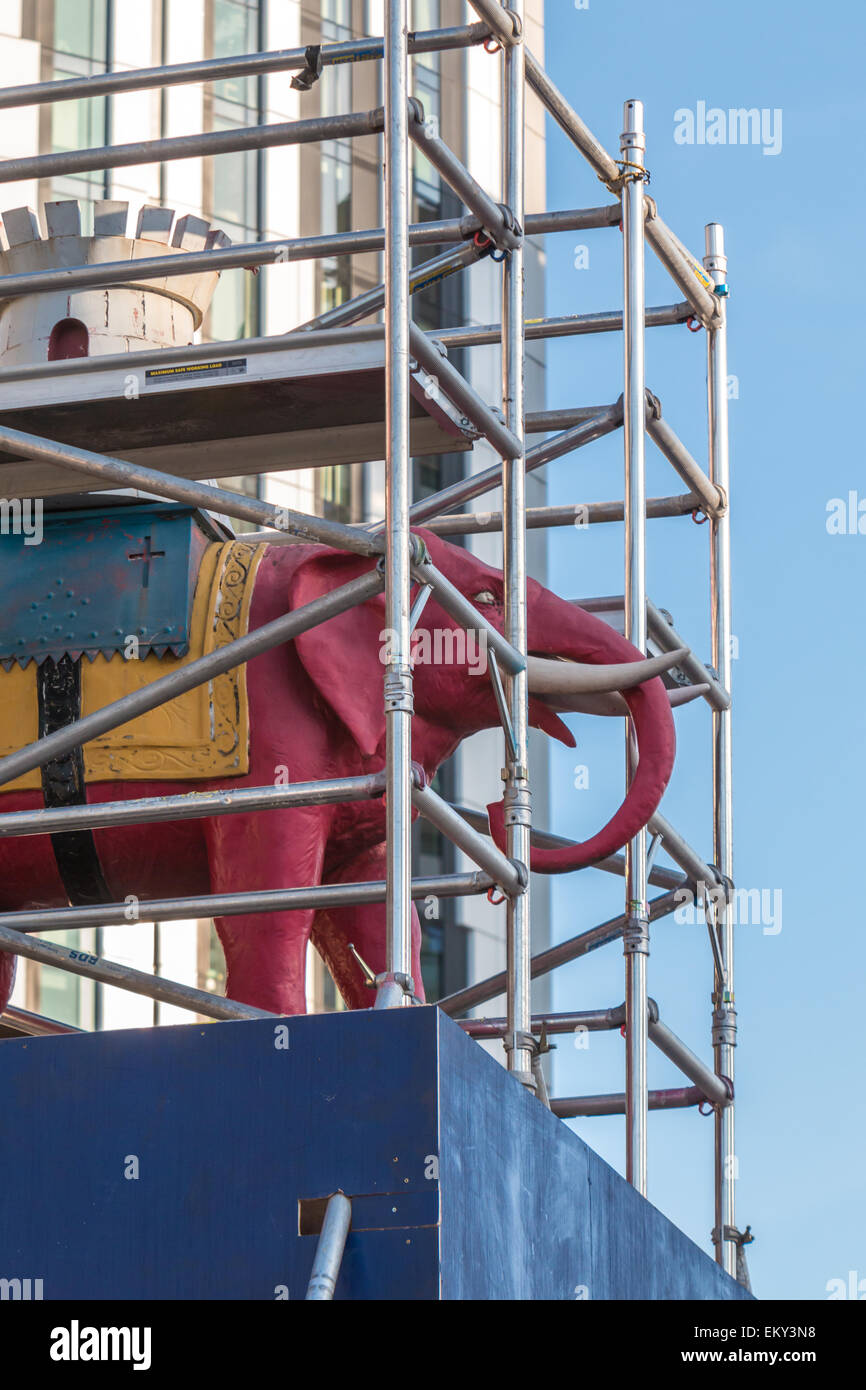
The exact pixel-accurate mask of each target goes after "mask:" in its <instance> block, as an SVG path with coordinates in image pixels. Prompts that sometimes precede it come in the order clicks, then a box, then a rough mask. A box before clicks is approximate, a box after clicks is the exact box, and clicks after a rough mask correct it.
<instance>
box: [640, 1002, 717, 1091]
mask: <svg viewBox="0 0 866 1390" xmlns="http://www.w3.org/2000/svg"><path fill="white" fill-rule="evenodd" d="M656 1012H657V1011H656ZM649 1036H650V1041H651V1042H653V1043H655V1045H656V1047H657V1048H658V1050H659V1052H662V1053H664V1055H665V1057H667V1058H668V1059H669V1061H671V1062H673V1063H674V1065H675V1066H677V1067H679V1069H680V1071H681V1072H682V1073H683V1075H684V1076H687V1077H688V1079H689V1081H691V1082H692V1084H693V1085H695V1086H697V1087H698V1088H699V1089H700V1090H701V1091H702V1092H703V1094H704V1096H706V1098H707V1100H708V1101H709V1102H710V1104H711V1105H717V1106H727V1105H730V1103H731V1100H732V1096H731V1088H730V1086H728V1085H727V1083H726V1082H724V1081H723V1080H722V1079H721V1077H719V1076H717V1075H716V1073H715V1072H713V1071H711V1070H710V1068H709V1067H705V1066H704V1064H703V1062H702V1061H701V1059H700V1057H696V1056H695V1054H694V1052H692V1050H691V1048H689V1047H686V1045H685V1043H684V1042H683V1041H682V1040H681V1039H680V1038H678V1037H677V1035H676V1033H672V1032H671V1030H670V1028H668V1027H667V1025H666V1024H664V1023H662V1021H661V1019H659V1018H653V1017H652V1012H651V1014H650V1019H649Z"/></svg>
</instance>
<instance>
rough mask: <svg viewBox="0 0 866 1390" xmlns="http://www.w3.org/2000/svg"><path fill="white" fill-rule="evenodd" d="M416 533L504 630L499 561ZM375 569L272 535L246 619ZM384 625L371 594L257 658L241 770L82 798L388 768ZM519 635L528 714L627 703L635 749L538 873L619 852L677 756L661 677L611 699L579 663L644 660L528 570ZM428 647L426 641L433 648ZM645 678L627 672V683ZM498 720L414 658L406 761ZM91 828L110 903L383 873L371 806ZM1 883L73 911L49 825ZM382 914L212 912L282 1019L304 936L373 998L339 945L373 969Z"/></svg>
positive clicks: (4, 857)
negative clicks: (571, 839)
mask: <svg viewBox="0 0 866 1390" xmlns="http://www.w3.org/2000/svg"><path fill="white" fill-rule="evenodd" d="M419 534H420V535H422V536H423V538H424V540H425V541H426V544H427V546H428V548H429V551H430V554H431V557H432V560H433V563H434V564H435V565H436V566H437V568H438V569H439V570H441V571H442V572H443V573H444V574H445V575H446V576H447V577H448V578H449V579H450V581H451V582H452V584H454V585H455V586H456V587H457V588H458V589H459V590H460V591H461V593H462V594H463V595H465V597H466V598H467V599H469V600H470V601H471V602H472V603H473V604H475V605H476V606H477V607H478V608H479V610H480V611H481V612H482V613H483V614H484V616H485V617H486V618H487V619H488V620H489V621H490V622H491V623H492V624H493V626H494V627H496V628H497V629H498V630H499V631H502V627H503V580H502V575H501V573H500V572H499V571H498V570H494V569H491V568H490V567H489V566H487V565H485V564H482V562H481V561H480V560H478V559H476V558H475V557H473V556H472V555H470V554H469V553H468V552H467V551H466V550H463V549H460V548H459V547H457V546H454V545H451V544H449V543H447V542H445V541H443V540H441V539H439V538H437V537H436V536H435V535H432V534H430V533H428V532H425V531H421V532H419ZM370 568H371V562H370V561H369V560H366V559H363V558H359V557H358V556H355V555H350V554H346V553H340V552H336V551H333V550H329V549H327V548H324V547H321V546H307V545H288V546H286V545H273V546H269V547H268V548H267V551H266V554H265V556H264V558H263V559H262V561H261V564H260V566H259V568H258V571H257V574H256V578H255V589H254V593H253V599H252V606H251V610H250V620H249V625H250V630H253V629H255V628H258V627H260V626H262V625H263V624H265V623H268V622H270V621H272V620H273V619H275V618H277V617H279V616H281V615H282V614H284V613H286V612H287V611H289V610H292V609H296V608H299V607H301V606H302V605H304V604H307V603H310V602H311V601H312V600H314V599H317V598H319V597H321V596H322V595H324V594H326V593H327V592H328V591H330V590H332V589H335V588H337V587H338V586H340V585H343V584H346V583H347V582H349V581H350V580H352V579H354V578H356V577H357V576H359V575H362V574H364V573H365V572H368V571H369V570H370ZM420 627H421V633H422V640H423V633H424V632H429V633H430V634H431V637H432V635H433V634H435V633H437V632H439V633H441V632H444V631H445V630H450V629H454V628H455V627H456V624H455V622H454V620H453V619H452V618H451V617H449V615H448V614H447V613H446V612H445V611H444V609H443V608H441V607H440V606H439V604H438V603H437V602H436V599H435V595H434V596H432V597H431V599H430V601H429V602H428V604H427V606H426V608H425V609H424V612H423V616H422V618H421V624H420ZM384 628H385V608H384V598H383V597H381V596H380V597H378V598H376V599H372V600H370V601H369V602H367V603H365V604H363V605H362V606H360V607H358V608H355V609H353V610H351V611H350V612H347V613H345V614H343V615H342V616H341V617H337V618H333V619H331V620H330V621H328V622H327V623H325V624H323V625H321V626H319V627H317V628H314V629H312V630H311V631H309V632H306V633H305V634H303V635H302V636H300V637H298V638H297V639H296V640H295V641H294V642H290V643H288V644H286V645H284V646H281V647H277V648H274V649H272V650H270V651H268V652H266V653H265V654H264V655H261V656H257V657H256V658H254V659H253V660H252V661H251V662H250V664H249V666H248V670H247V688H248V698H249V719H250V764H249V772H248V774H246V775H244V776H243V777H233V778H228V779H226V780H225V781H223V782H218V781H195V782H193V781H190V782H188V783H183V782H180V783H179V782H176V781H175V782H167V781H162V782H141V781H135V782H113V783H109V782H94V783H90V784H89V785H88V786H87V799H88V801H89V802H91V803H98V802H106V801H114V800H128V799H132V798H137V797H143V796H152V797H157V796H165V795H172V794H177V793H179V792H196V791H204V790H213V789H216V788H219V787H220V786H222V787H229V788H231V789H234V788H237V787H243V786H250V787H255V786H265V785H272V784H273V783H274V781H275V778H276V774H277V769H280V768H287V769H288V776H289V779H290V780H291V781H292V782H301V781H308V780H316V779H323V778H335V777H350V776H361V775H364V774H368V773H371V772H377V771H379V770H381V769H382V768H383V767H384V764H385V716H384V707H383V677H384V666H383V661H382V648H383V641H382V634H383V629H384ZM528 633H529V651H530V652H531V653H532V659H531V661H530V672H529V680H530V691H531V702H530V719H531V723H532V725H533V726H534V727H535V728H537V729H542V730H544V731H545V732H546V733H548V734H549V735H551V736H552V737H553V738H556V739H559V740H560V741H561V742H562V743H565V744H566V745H568V746H573V744H574V740H573V738H572V735H571V734H570V732H569V730H568V729H567V727H566V726H565V724H564V723H563V722H562V720H561V719H560V718H559V715H558V713H557V711H560V712H562V711H566V710H572V711H589V712H594V711H597V712H599V713H624V712H625V709H626V706H627V708H628V711H629V712H630V714H631V718H632V721H633V727H634V731H635V735H636V738H637V743H638V748H639V765H638V769H637V772H636V774H635V777H634V779H633V782H632V785H631V788H630V790H629V792H628V794H627V796H626V799H625V801H624V802H623V804H622V806H621V807H620V808H619V810H618V811H617V812H616V813H615V814H614V816H613V817H612V819H611V820H610V822H609V823H608V824H607V825H606V826H605V827H604V828H603V829H602V830H600V831H599V832H598V833H597V834H596V835H594V836H593V837H592V838H591V839H589V840H587V841H585V842H584V843H582V844H578V845H575V846H574V847H569V848H561V849H556V850H546V851H545V850H535V851H534V852H533V858H532V866H531V867H532V869H533V870H535V871H539V872H542V873H567V872H570V871H571V870H574V869H580V868H583V867H584V866H586V865H589V864H592V863H594V862H595V861H597V860H599V859H601V858H603V857H605V856H606V855H609V854H611V853H613V852H615V851H616V850H618V849H620V848H621V847H622V846H623V845H624V844H626V843H627V842H628V841H629V840H630V839H631V838H632V837H633V836H634V835H635V834H636V833H637V832H638V830H639V829H640V828H641V827H642V826H644V825H646V823H647V821H648V820H649V818H650V816H651V815H652V814H653V812H654V811H655V809H656V807H657V806H658V804H659V801H660V799H661V797H662V794H663V792H664V790H665V787H666V785H667V782H668V779H669V777H670V774H671V770H672V767H673V760H674V748H675V738H674V727H673V719H672V715H671V709H670V702H669V699H668V696H667V692H666V690H665V688H664V686H663V684H662V681H661V680H660V679H658V678H657V677H653V678H652V679H648V680H646V679H645V680H643V683H641V684H631V688H628V689H625V690H623V693H622V695H621V696H620V695H617V694H608V693H605V691H615V690H616V689H618V688H619V687H620V683H619V682H617V681H616V680H615V679H614V680H611V679H609V673H608V676H607V677H605V676H604V675H603V674H602V673H596V672H593V671H590V670H589V669H588V668H590V667H597V666H599V665H606V666H607V665H611V664H615V665H621V664H623V663H633V662H637V661H643V660H644V656H643V654H642V653H640V652H638V651H636V650H635V649H634V648H633V647H632V646H631V645H630V644H629V643H628V642H627V641H625V639H624V638H623V637H621V636H620V635H619V634H618V633H617V632H615V631H614V630H613V629H612V628H611V627H610V626H608V625H607V624H606V623H604V622H602V621H600V620H599V619H598V618H596V617H593V616H592V615H591V614H589V613H586V612H584V611H583V610H582V609H580V608H578V607H576V606H575V605H573V604H571V603H568V602H565V601H564V600H563V599H560V598H557V597H556V595H554V594H552V593H551V592H549V591H548V590H547V589H545V588H543V587H542V585H541V584H538V583H536V582H534V581H532V580H530V581H529V590H528ZM446 649H447V648H446ZM431 650H434V651H435V650H436V648H435V644H434V645H433V646H432V647H431ZM440 650H441V647H440ZM457 650H460V648H459V647H458V648H457ZM575 663H577V664H575ZM671 664H673V663H671ZM642 669H643V671H645V669H646V668H642ZM656 669H657V668H656ZM594 676H595V677H596V679H595V680H593V677H594ZM639 679H641V676H639V675H635V674H634V673H632V680H633V681H636V680H639ZM623 700H624V701H625V704H623V703H622V701H623ZM498 724H499V715H498V711H497V705H496V701H495V698H494V694H493V689H492V686H491V682H490V679H489V677H488V676H486V675H483V674H480V673H479V671H478V669H474V670H470V669H467V666H466V665H465V664H464V665H462V666H461V665H456V664H444V663H443V662H438V663H437V662H436V661H435V660H433V661H430V662H427V661H420V662H419V663H418V664H417V665H416V667H415V719H414V724H413V746H412V756H413V760H414V761H415V762H416V763H417V764H420V765H421V766H422V767H423V769H424V771H425V772H426V775H427V778H428V780H432V778H433V776H434V774H435V773H436V770H437V768H439V767H440V765H441V764H442V763H443V762H445V760H446V759H447V758H449V757H450V756H451V755H452V754H453V753H454V751H455V749H456V748H457V747H458V745H459V743H460V742H461V740H462V739H464V738H467V737H468V736H469V735H471V734H474V733H476V732H478V731H479V730H481V729H489V728H493V727H496V726H497V725H498ZM41 805H42V797H41V793H40V792H38V791H26V792H21V791H19V792H5V793H3V792H0V811H14V810H33V809H37V808H38V807H40V806H41ZM491 822H492V829H493V833H494V836H495V837H496V838H497V840H498V842H499V843H500V845H501V844H502V818H501V815H497V814H496V812H495V810H494V812H493V814H492V816H491ZM93 838H94V842H95V846H96V850H97V853H98V858H99V862H100V864H101V867H102V872H103V875H104V879H105V882H106V883H107V885H108V888H109V891H110V894H111V896H112V898H113V900H114V901H117V902H123V900H124V899H125V898H126V897H127V896H128V895H130V894H134V895H136V897H138V898H140V899H141V900H142V901H143V902H144V901H146V900H147V899H148V898H157V897H167V896H180V895H191V894H206V893H237V892H243V891H248V890H258V889H274V888H292V887H303V886H308V885H314V884H336V883H343V882H358V881H362V880H374V879H382V878H384V876H385V845H384V839H385V820H384V807H383V804H382V802H381V800H377V801H369V802H362V803H348V804H341V805H326V806H312V807H305V808H298V809H295V808H293V809H282V810H269V811H264V812H256V813H251V814H236V815H226V816H220V817H216V818H212V819H202V820H183V821H178V822H174V823H171V824H150V825H142V826H116V827H113V828H110V829H97V830H95V831H94V832H93ZM0 895H2V896H0V904H2V910H3V911H15V910H20V909H24V908H29V907H45V908H51V907H60V906H65V905H67V903H68V898H67V894H66V891H65V889H64V885H63V881H62V879H61V877H60V873H59V870H58V866H57V863H56V861H55V858H54V852H53V847H52V843H51V839H50V837H49V836H47V835H41V836H29V837H26V838H16V839H11V840H5V841H2V842H0ZM384 914H385V908H384V906H383V905H381V904H378V905H365V906H359V907H344V908H339V909H336V910H327V911H323V910H319V911H315V910H309V911H299V910H296V911H292V912H278V913H268V914H265V915H258V916H256V915H249V916H242V917H226V918H222V919H218V920H217V923H216V926H217V930H218V932H219V936H220V940H221V942H222V945H223V949H224V951H225V958H226V964H227V994H228V995H229V996H230V997H231V998H233V999H237V1000H241V1001H244V1002H246V1003H249V1004H253V1005H256V1006H258V1007H260V1008H263V1009H268V1010H271V1011H273V1012H274V1013H277V1014H300V1013H303V1012H304V1010H305V966H306V953H307V945H308V942H309V941H310V940H312V941H313V942H314V944H315V946H316V948H317V949H318V951H319V952H320V953H321V955H322V957H323V958H324V960H325V962H326V964H327V966H328V968H329V970H330V971H331V973H332V975H333V978H334V980H335V982H336V984H337V987H338V988H339V990H340V992H341V994H342V996H343V998H344V1000H345V1001H346V1004H347V1005H348V1006H349V1007H350V1008H353V1009H357V1008H366V1007H369V1006H370V1003H371V994H370V991H369V989H368V988H366V986H365V982H364V978H363V976H362V973H361V971H360V969H359V967H358V964H357V962H356V960H355V959H354V958H353V956H352V954H351V952H350V951H349V943H350V942H352V943H354V945H355V946H356V948H357V950H358V951H359V953H360V954H361V956H362V957H363V958H364V960H365V961H367V962H368V964H369V965H370V966H371V967H372V969H373V970H374V971H375V972H377V973H378V972H382V971H384V970H385V969H386V959H385V931H384ZM413 917H414V931H413V974H414V978H415V981H416V987H417V989H418V993H419V997H421V998H423V986H422V984H421V968H420V959H419V956H420V935H421V933H420V927H419V924H418V919H417V916H416V915H414V914H413ZM13 964H14V960H13V958H12V957H10V956H8V955H6V954H2V953H0V1007H5V1004H6V1002H7V1000H8V996H9V993H10V990H11V985H12V975H13V970H12V967H13Z"/></svg>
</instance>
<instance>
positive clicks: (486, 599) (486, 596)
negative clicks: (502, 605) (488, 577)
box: [472, 589, 496, 604]
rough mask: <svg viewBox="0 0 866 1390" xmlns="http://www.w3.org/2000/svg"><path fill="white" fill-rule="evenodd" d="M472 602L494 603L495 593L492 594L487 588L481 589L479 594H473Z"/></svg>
mask: <svg viewBox="0 0 866 1390" xmlns="http://www.w3.org/2000/svg"><path fill="white" fill-rule="evenodd" d="M472 602H473V603H487V604H490V603H495V602H496V595H495V594H492V593H491V592H490V590H489V589H482V591H481V593H480V594H476V595H475V597H474V598H473V600H472Z"/></svg>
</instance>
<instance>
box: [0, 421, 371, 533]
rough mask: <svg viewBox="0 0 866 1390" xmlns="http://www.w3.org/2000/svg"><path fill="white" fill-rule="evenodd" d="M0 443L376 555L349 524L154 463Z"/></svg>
mask: <svg viewBox="0 0 866 1390" xmlns="http://www.w3.org/2000/svg"><path fill="white" fill-rule="evenodd" d="M0 447H5V448H7V449H9V451H10V452H11V453H18V454H21V455H22V456H23V457H24V458H30V459H36V460H37V461H38V462H40V463H59V464H60V466H61V467H62V468H71V469H74V471H75V472H76V473H86V474H87V475H88V476H89V477H92V478H98V479H99V480H101V481H103V482H108V483H117V484H118V485H119V486H120V487H131V488H141V489H142V490H144V491H145V492H155V493H157V495H158V496H160V497H169V498H172V499H174V500H175V501H177V502H188V503H191V504H192V505H193V506H195V507H206V508H207V507H209V508H210V509H211V510H212V511H216V512H223V513H225V515H226V516H234V517H240V518H241V519H242V520H244V521H256V522H258V523H259V524H260V525H265V526H276V527H277V528H278V529H279V530H281V531H287V532H289V533H290V534H292V535H295V536H299V537H301V539H303V540H306V541H310V542H312V543H313V544H314V545H331V546H334V547H335V548H336V549H338V550H349V551H352V552H353V553H354V554H356V555H365V556H369V557H370V558H373V559H378V558H379V556H380V555H381V553H382V549H383V545H382V542H381V540H379V538H378V537H376V536H373V535H371V534H370V532H369V531H366V530H362V529H360V528H359V527H355V526H344V525H342V523H340V522H337V521H325V520H324V519H323V518H321V517H317V516H306V515H305V514H304V513H303V512H293V511H289V510H288V508H285V507H275V506H272V505H271V503H269V502H260V501H258V500H257V499H256V498H254V497H246V496H244V495H243V494H242V493H238V492H227V491H226V490H225V489H224V488H221V487H211V486H210V485H209V484H208V483H194V482H190V481H188V480H187V479H186V478H177V477H175V476H174V474H171V473H160V472H159V471H158V470H157V469H155V468H145V467H144V466H143V465H142V464H137V463H127V462H125V460H123V459H118V458H110V457H108V456H107V455H105V454H94V453H91V451H90V450H89V449H76V448H74V447H73V446H72V445H71V444H60V443H58V442H57V441H56V440H54V439H42V438H40V437H39V436H38V435H35V434H25V433H24V431H23V430H13V429H10V428H9V427H8V426H5V425H4V426H2V427H0Z"/></svg>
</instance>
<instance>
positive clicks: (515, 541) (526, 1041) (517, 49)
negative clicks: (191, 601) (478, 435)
mask: <svg viewBox="0 0 866 1390" xmlns="http://www.w3.org/2000/svg"><path fill="white" fill-rule="evenodd" d="M511 15H512V16H513V20H512V21H511V22H512V23H513V27H514V32H515V34H518V35H522V34H523V30H524V27H525V18H526V14H525V3H524V0H511ZM525 60H526V49H525V47H524V44H523V43H522V42H513V41H512V43H511V44H510V45H506V47H505V48H504V50H503V64H504V67H503V99H504V120H505V131H504V142H503V177H502V185H503V191H504V196H505V201H506V203H507V205H508V207H509V208H511V209H512V211H513V213H514V216H515V217H516V219H517V222H518V224H519V225H522V223H523V218H524V210H525V201H526V61H525ZM525 321H526V292H525V258H524V248H523V244H522V243H520V244H518V245H516V246H515V247H514V249H513V250H512V251H511V254H510V255H509V256H507V257H506V258H505V260H504V262H503V265H502V410H503V414H504V416H505V420H506V423H507V425H508V427H509V429H510V430H511V431H512V432H513V433H514V434H515V435H516V436H517V439H516V441H515V442H516V444H517V448H516V449H511V450H508V451H507V452H506V453H505V454H504V455H503V460H502V516H503V566H502V571H503V575H504V580H505V583H504V610H505V611H504V625H505V634H506V636H507V638H508V640H509V642H510V643H511V645H512V647H514V648H515V650H516V651H518V652H520V653H522V654H523V655H525V654H526V652H527V649H528V646H527V624H528V616H527V598H526V462H527V461H526V446H525V442H524V439H525V434H524V414H525V411H526V383H525V339H524V324H525ZM506 695H507V698H508V706H509V714H510V716H511V730H512V735H513V739H512V742H511V746H509V741H508V740H507V739H506V741H505V742H506V751H505V772H504V782H505V789H504V798H503V799H504V808H505V833H506V843H507V853H508V857H509V859H510V860H512V861H513V862H516V863H517V864H522V865H524V866H525V867H526V870H527V873H526V892H525V893H523V894H521V895H520V896H519V897H511V898H509V900H508V902H507V904H506V946H507V964H506V975H507V986H506V1013H507V1018H508V1032H507V1035H506V1037H505V1040H504V1043H505V1048H506V1052H507V1054H508V1070H509V1071H510V1072H511V1073H512V1075H513V1076H515V1077H516V1079H517V1080H518V1081H520V1082H521V1083H522V1084H523V1085H524V1086H526V1087H527V1089H530V1090H535V1089H536V1086H537V1083H536V1078H535V1075H534V1072H533V1057H534V1052H535V1049H534V1046H533V1043H532V1038H531V1034H530V1022H531V1017H532V986H531V979H532V976H531V969H530V959H531V955H532V936H531V927H532V919H531V914H530V897H531V889H530V885H529V874H528V869H529V860H530V839H529V837H530V831H531V829H532V793H531V785H530V777H529V678H528V675H527V672H526V670H525V669H524V670H523V671H519V672H512V673H510V676H509V678H508V679H507V680H506Z"/></svg>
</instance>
